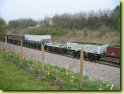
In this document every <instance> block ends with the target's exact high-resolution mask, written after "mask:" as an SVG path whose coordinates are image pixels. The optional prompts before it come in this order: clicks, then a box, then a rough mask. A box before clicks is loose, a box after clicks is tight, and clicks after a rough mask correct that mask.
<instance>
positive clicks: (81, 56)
mask: <svg viewBox="0 0 124 94" xmlns="http://www.w3.org/2000/svg"><path fill="white" fill-rule="evenodd" d="M82 86H83V49H81V50H80V88H82Z"/></svg>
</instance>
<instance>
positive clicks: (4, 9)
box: [0, 0, 120, 21]
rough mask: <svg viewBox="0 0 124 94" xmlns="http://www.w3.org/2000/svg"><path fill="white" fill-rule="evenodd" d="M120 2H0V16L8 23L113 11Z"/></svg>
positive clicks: (14, 0)
mask: <svg viewBox="0 0 124 94" xmlns="http://www.w3.org/2000/svg"><path fill="white" fill-rule="evenodd" d="M119 3H120V0H0V16H1V17H2V18H4V19H5V20H6V21H8V20H12V19H18V18H29V17H30V18H33V19H35V20H39V19H42V18H44V17H46V16H49V17H52V16H53V15H55V14H62V13H66V12H68V13H75V12H89V11H91V10H93V11H98V10H100V9H101V10H104V9H109V10H113V9H114V8H115V7H116V6H117V5H119Z"/></svg>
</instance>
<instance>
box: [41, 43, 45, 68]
mask: <svg viewBox="0 0 124 94" xmlns="http://www.w3.org/2000/svg"><path fill="white" fill-rule="evenodd" d="M41 52H42V66H43V65H44V45H42V50H41Z"/></svg>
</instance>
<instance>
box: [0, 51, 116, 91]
mask: <svg viewBox="0 0 124 94" xmlns="http://www.w3.org/2000/svg"><path fill="white" fill-rule="evenodd" d="M0 59H1V60H0V89H1V90H49V89H50V90H110V87H111V86H110V84H109V83H103V82H102V81H100V80H96V81H93V80H91V79H89V77H87V76H84V78H83V86H82V87H80V76H79V74H76V73H74V72H71V71H69V70H68V69H65V68H60V67H57V66H51V65H47V64H45V65H44V67H43V69H42V68H41V63H40V62H33V61H31V60H28V59H27V58H25V57H20V56H19V55H15V54H14V53H11V52H8V51H4V50H0ZM114 89H117V88H114Z"/></svg>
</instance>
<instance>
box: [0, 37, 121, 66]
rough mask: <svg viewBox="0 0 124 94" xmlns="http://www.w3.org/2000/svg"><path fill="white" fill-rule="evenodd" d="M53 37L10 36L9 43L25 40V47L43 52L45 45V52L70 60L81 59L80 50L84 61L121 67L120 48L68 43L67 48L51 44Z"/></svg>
mask: <svg viewBox="0 0 124 94" xmlns="http://www.w3.org/2000/svg"><path fill="white" fill-rule="evenodd" d="M38 38H39V39H43V38H44V40H43V41H42V40H39V42H38ZM50 38H51V36H49V35H45V36H40V35H25V37H24V36H15V35H8V36H7V40H6V41H7V42H8V43H11V44H15V45H21V42H20V40H23V46H24V47H27V48H32V49H36V50H41V47H42V46H41V45H44V49H45V52H49V53H53V54H57V55H62V56H66V57H70V58H75V59H79V58H80V49H83V50H84V52H83V53H84V60H86V61H90V62H94V63H100V64H104V65H109V66H114V67H120V50H119V49H120V48H119V47H111V46H108V45H107V44H93V43H90V44H89V43H75V42H72V43H68V42H67V44H66V47H64V46H63V45H62V44H53V43H50ZM0 40H1V41H3V42H5V38H4V37H3V36H2V37H1V36H0Z"/></svg>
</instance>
